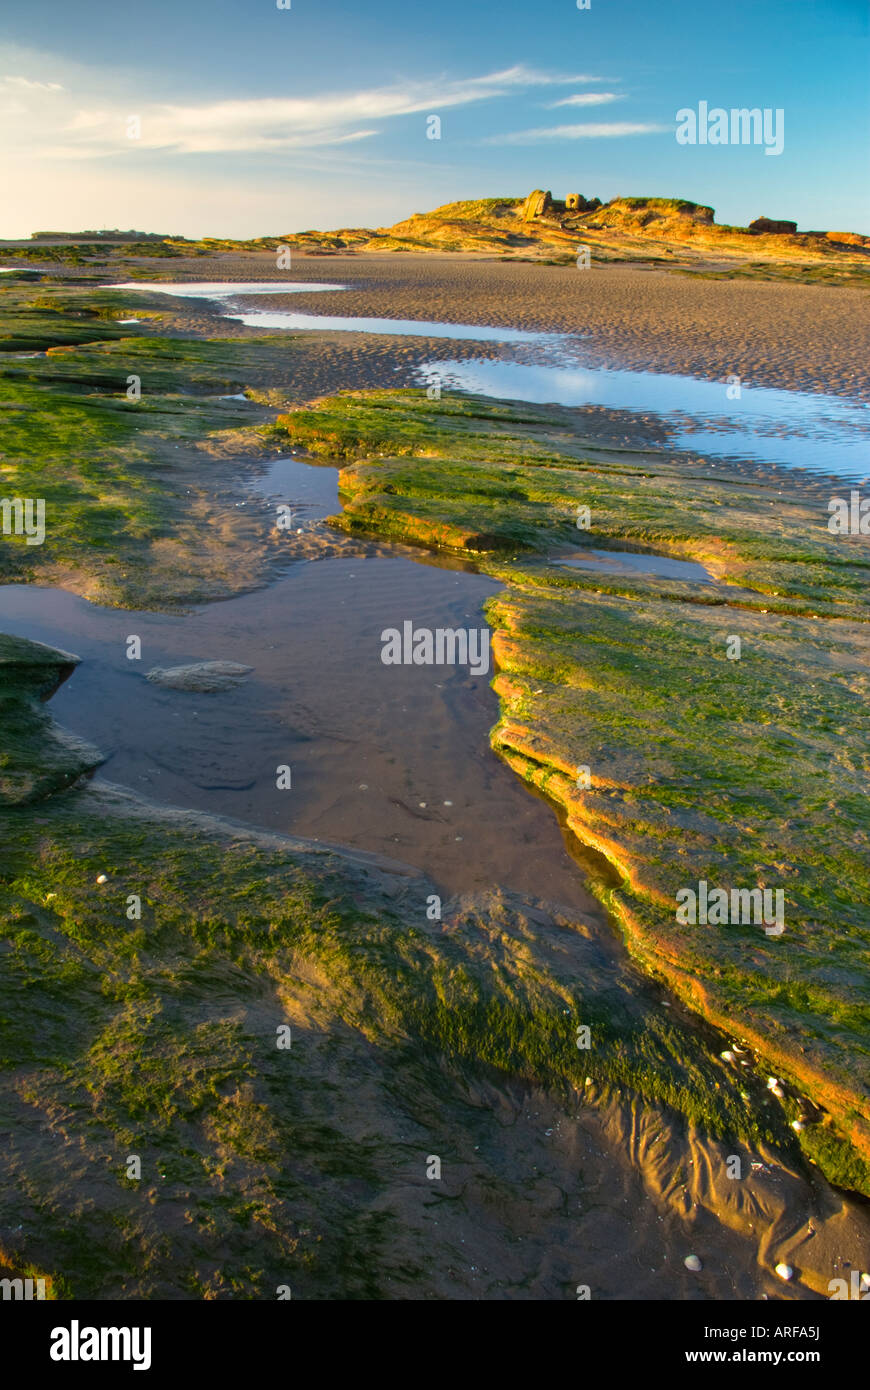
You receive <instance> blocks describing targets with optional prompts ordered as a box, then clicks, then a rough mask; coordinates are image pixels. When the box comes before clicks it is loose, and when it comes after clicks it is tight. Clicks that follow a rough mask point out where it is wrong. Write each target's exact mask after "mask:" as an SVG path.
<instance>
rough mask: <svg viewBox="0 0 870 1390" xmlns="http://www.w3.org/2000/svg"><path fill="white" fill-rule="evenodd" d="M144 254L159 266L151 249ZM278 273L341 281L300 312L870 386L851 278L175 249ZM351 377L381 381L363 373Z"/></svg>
mask: <svg viewBox="0 0 870 1390" xmlns="http://www.w3.org/2000/svg"><path fill="white" fill-rule="evenodd" d="M139 264H140V265H141V266H142V267H143V268H146V267H147V268H148V269H149V270H153V269H154V266H153V263H152V265H151V266H147V263H146V262H144V261H140V262H139ZM161 269H163V267H162V266H161ZM282 273H283V274H287V275H288V278H290V279H292V280H310V281H312V282H313V283H315V284H317V283H340V284H345V285H346V286H347V289H345V290H342V291H340V292H338V293H336V294H335V295H333V294H330V293H324V292H318V293H317V294H315V295H312V296H311V297H310V298H309V297H308V296H306V295H305V294H299V295H294V298H293V308H294V309H295V310H299V311H300V312H305V313H314V314H329V313H332V314H342V315H346V316H354V317H356V316H360V317H363V316H378V317H387V318H416V319H421V320H430V321H431V320H438V321H442V322H447V323H474V324H486V325H492V326H510V327H513V328H520V329H525V330H528V331H538V332H565V333H582V334H584V335H586V342H585V344H584V356H585V357H586V358H587V360H588V364H589V365H590V366H593V367H596V366H597V367H629V368H632V369H634V370H639V371H657V372H671V373H677V374H685V375H691V376H696V377H701V378H706V379H707V380H721V379H724V378H725V377H726V376H728V375H729V374H732V373H734V374H737V375H739V376H740V378H741V380H742V381H743V382H745V383H746V384H747V385H760V386H762V385H763V386H770V387H780V388H783V389H787V390H794V391H820V392H826V393H831V394H840V395H849V396H857V397H862V398H863V397H867V396H868V394H870V315H868V314H867V313H866V303H867V296H866V293H865V291H863V290H861V289H856V288H851V287H846V286H844V287H838V288H832V287H830V286H815V285H793V284H784V283H779V282H774V281H750V280H742V281H741V280H731V281H729V280H710V279H703V278H699V277H695V276H689V275H682V274H676V273H672V272H667V271H663V270H656V269H649V270H642V269H637V268H623V267H621V266H595V267H593V269H592V270H590V271H588V272H582V271H578V270H577V269H576V268H575V267H573V266H569V267H564V266H548V265H534V264H524V263H522V262H497V261H493V260H485V259H481V258H475V257H470V256H461V255H453V256H434V255H433V256H407V255H392V256H389V255H381V256H377V255H357V256H316V257H313V256H301V255H300V256H294V257H293V267H292V271H291V272H276V270H275V258H274V256H273V255H272V254H270V253H262V254H260V253H252V254H244V255H240V254H232V253H230V254H222V255H218V256H215V257H208V258H204V257H195V258H190V259H180V260H174V261H173V262H172V266H171V275H172V278H173V279H178V280H188V279H205V280H211V279H221V280H264V279H268V280H273V279H275V278H276V276H277V278H280V275H281V274H282ZM70 278H76V277H74V276H72V275H71V277H70ZM285 305H286V301H283V303H282V301H281V300H280V299H276V300H275V301H274V305H272V306H270V301H269V300H268V297H261V298H259V299H258V302H257V307H258V308H264V309H265V308H267V307H278V308H280V307H284V306H285ZM185 320H186V326H187V327H188V328H189V330H190V331H193V332H197V331H199V332H201V331H204V330H205V331H211V332H213V331H214V327H213V315H212V314H211V313H210V312H208V311H207V310H203V309H202V307H201V306H200V305H196V306H193V305H191V307H190V310H189V312H186V313H185V314H184V315H182V316H181V317H180V318H179V319H178V320H176V322H177V326H178V327H184V326H185ZM206 326H208V327H206ZM221 333H222V335H232V336H236V335H244V336H252V337H253V336H256V333H257V330H255V329H247V328H245V327H243V326H242V325H237V324H232V323H228V322H227V321H226V320H224V322H223V325H222V328H221ZM432 346H433V347H434V351H435V353H439V352H440V353H443V355H444V356H447V355H451V356H456V355H459V353H458V351H457V350H459V351H460V352H461V355H468V354H469V353H470V352H471V351H476V352H481V351H482V349H481V348H480V346H479V345H473V344H468V343H464V344H456V343H454V344H449V343H444V342H441V343H440V344H437V345H435V344H433V345H432ZM491 347H492V345H490V348H491ZM392 350H393V351H394V352H398V353H399V354H400V355H401V357H405V358H407V359H408V360H410V359H411V358H413V357H414V356H415V355H416V356H417V357H419V348H416V353H415V345H413V344H400V345H398V346H397V347H396V346H394V347H393V348H392ZM489 355H492V352H491V351H490V352H489ZM367 375H368V374H367V373H366V377H367ZM355 384H357V385H359V386H367V385H370V384H380V385H386V384H388V383H387V382H386V381H378V382H371V381H369V380H368V379H365V378H364V379H360V380H359V381H358V382H356V383H355ZM389 384H394V383H393V382H390V383H389ZM324 389H330V388H329V387H325V388H324Z"/></svg>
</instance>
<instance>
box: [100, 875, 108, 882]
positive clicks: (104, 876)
mask: <svg viewBox="0 0 870 1390" xmlns="http://www.w3.org/2000/svg"><path fill="white" fill-rule="evenodd" d="M108 882H109V876H108V874H100V876H99V878H98V879H97V883H108Z"/></svg>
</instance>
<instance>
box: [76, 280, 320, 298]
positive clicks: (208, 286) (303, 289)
mask: <svg viewBox="0 0 870 1390" xmlns="http://www.w3.org/2000/svg"><path fill="white" fill-rule="evenodd" d="M103 288H104V289H107V290H147V292H148V294H171V295H172V296H173V297H174V298H179V299H218V300H221V299H232V298H235V296H236V295H240V294H317V293H318V292H325V291H327V290H343V289H346V288H347V286H346V285H316V284H304V283H303V282H301V281H298V280H190V281H184V280H173V281H166V280H161V281H160V282H159V283H158V282H152V281H150V280H125V281H124V282H123V284H119V285H105V286H104V287H103Z"/></svg>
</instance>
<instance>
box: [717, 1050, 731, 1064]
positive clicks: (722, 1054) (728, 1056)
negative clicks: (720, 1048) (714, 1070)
mask: <svg viewBox="0 0 870 1390" xmlns="http://www.w3.org/2000/svg"><path fill="white" fill-rule="evenodd" d="M719 1056H720V1057H721V1058H722V1061H723V1062H733V1061H734V1053H733V1052H720V1053H719Z"/></svg>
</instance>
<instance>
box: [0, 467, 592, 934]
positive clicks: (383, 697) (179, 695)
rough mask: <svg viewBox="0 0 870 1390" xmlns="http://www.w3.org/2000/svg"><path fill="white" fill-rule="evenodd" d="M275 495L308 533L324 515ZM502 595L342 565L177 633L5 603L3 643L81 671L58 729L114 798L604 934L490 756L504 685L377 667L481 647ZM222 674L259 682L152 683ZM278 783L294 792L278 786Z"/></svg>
mask: <svg viewBox="0 0 870 1390" xmlns="http://www.w3.org/2000/svg"><path fill="white" fill-rule="evenodd" d="M299 466H300V467H304V465H299ZM309 471H311V472H321V471H326V472H329V473H333V475H334V470H332V469H329V470H315V469H311V470H309ZM333 488H334V476H333ZM281 491H282V492H283V494H284V495H285V496H287V497H288V500H291V501H292V505H293V506H294V508H296V507H298V508H299V510H300V512H303V513H304V511H305V508H306V506H307V508H308V512H307V514H308V516H309V517H310V516H311V515H312V514H313V513H314V512H317V511H322V510H323V509H324V507H325V506H327V505H328V504H326V503H325V501H324V500H323V498H318V497H316V496H314V495H311V496H309V497H308V498H307V499H306V498H303V497H300V496H298V495H297V494H295V493H293V492H289V494H288V490H287V489H281ZM315 491H316V489H315ZM331 509H332V510H334V509H335V508H334V504H332V508H331ZM498 587H499V586H498V585H497V584H496V583H495V582H494V581H493V580H490V579H488V578H485V577H483V576H480V575H476V574H471V573H466V572H463V571H454V570H447V569H443V568H438V567H435V566H431V565H423V564H418V563H416V562H415V561H411V560H407V559H404V558H395V559H362V558H359V557H355V558H353V559H329V560H319V561H316V562H302V563H299V564H296V565H293V566H291V567H290V570H289V572H288V573H287V574H286V575H285V577H284V578H282V579H280V580H278V581H277V582H276V583H274V584H272V585H271V586H270V587H269V588H268V589H264V590H258V591H256V592H254V593H250V594H244V595H242V596H241V597H238V598H233V599H229V600H226V601H224V602H220V603H212V604H209V605H208V606H207V607H203V608H199V609H196V610H195V611H193V612H192V613H190V614H188V615H185V616H177V615H166V614H161V613H145V612H130V611H119V610H117V609H109V608H101V607H99V606H97V605H95V604H91V603H88V602H87V601H86V600H84V599H81V598H78V597H76V596H75V595H72V594H69V593H66V592H65V591H63V590H61V589H45V588H37V587H36V586H30V585H4V586H2V587H0V630H2V631H4V632H11V633H15V634H18V635H21V636H25V637H30V638H32V639H34V640H36V641H39V642H45V643H47V644H49V645H51V646H58V647H61V648H64V649H65V650H67V651H72V652H74V653H75V654H76V655H78V656H80V657H82V659H83V660H82V664H81V666H79V667H78V668H77V670H76V671H75V673H74V674H73V675H72V676H71V678H70V679H69V680H68V681H67V682H66V683H65V684H64V685H63V686H61V688H60V690H59V691H58V692H57V694H56V695H55V696H54V698H53V700H52V713H53V714H54V717H55V718H56V719H57V720H58V722H59V723H61V724H62V725H64V726H65V727H67V728H69V729H72V730H74V731H75V732H76V733H78V734H80V735H82V736H83V737H85V738H87V739H89V740H90V741H91V742H93V743H95V744H96V745H97V747H98V748H100V749H101V751H102V752H103V753H104V754H105V755H106V758H107V761H106V764H105V767H104V769H103V775H104V776H105V777H106V778H108V779H109V780H110V781H112V782H117V783H120V784H121V785H123V786H127V787H130V788H131V789H132V790H134V791H138V792H140V793H142V794H143V795H145V796H147V797H149V798H152V799H154V800H156V801H160V802H163V803H165V804H169V805H175V806H182V807H187V808H192V809H196V810H202V811H208V812H211V813H213V814H217V815H226V816H231V817H233V818H235V819H238V820H243V821H246V822H248V823H250V824H252V825H258V826H262V827H264V828H266V829H268V830H271V831H275V832H279V833H282V834H292V835H300V836H304V837H306V838H312V839H320V840H324V841H329V842H333V843H340V844H344V845H350V846H352V847H355V848H357V849H363V850H367V851H370V852H373V853H377V854H382V855H386V856H388V857H390V858H393V859H400V860H403V861H404V862H406V863H410V864H414V865H416V866H417V867H418V868H421V869H423V870H424V871H425V872H426V873H427V874H428V875H429V876H430V877H431V878H432V879H433V880H434V881H435V883H436V886H437V887H438V888H439V890H443V891H445V892H447V893H452V892H460V891H471V890H489V889H497V888H499V887H505V888H509V889H514V890H516V891H518V892H521V893H526V894H528V895H530V896H533V897H539V898H544V899H547V900H549V901H551V902H554V903H557V904H561V905H563V906H565V907H567V908H569V909H570V908H572V907H574V908H577V909H578V910H580V911H583V912H589V913H592V914H593V915H595V916H596V917H598V918H599V919H600V920H601V921H602V922H603V920H604V919H603V915H602V914H601V911H600V909H599V908H598V907H597V905H596V904H595V903H594V901H593V899H592V898H591V896H590V895H589V894H588V893H587V892H586V890H585V888H584V887H583V879H582V876H581V874H580V873H579V872H578V868H577V865H576V863H575V861H574V860H573V859H572V858H571V857H570V855H569V854H568V852H567V851H566V849H565V847H564V844H563V842H562V838H561V835H560V832H559V829H558V825H557V822H556V819H555V817H554V815H553V812H552V810H551V809H550V808H549V807H548V806H547V805H545V803H543V802H542V801H540V800H538V799H536V798H534V797H531V796H529V794H528V792H527V791H526V790H525V788H524V787H523V785H522V784H521V783H520V782H519V781H518V779H517V778H516V777H515V776H514V774H513V773H512V772H511V771H510V770H509V769H508V768H507V766H506V765H505V764H504V763H502V762H501V761H500V760H499V759H498V758H497V757H496V756H495V754H494V753H493V752H492V751H491V750H490V748H489V743H488V735H489V730H490V728H491V726H492V725H493V724H494V723H495V721H496V718H497V717H498V706H497V700H496V696H495V694H494V693H493V691H492V690H491V689H490V687H489V680H490V675H491V672H490V673H489V674H482V675H479V676H475V675H472V674H470V671H469V668H468V667H467V666H466V667H460V666H440V667H439V666H386V665H384V664H383V662H382V661H381V651H382V641H381V633H382V631H383V630H385V629H386V628H388V627H397V628H399V629H401V627H402V624H403V622H404V621H405V620H411V621H412V622H413V623H414V624H415V626H420V627H428V628H431V629H433V630H434V629H436V628H438V627H449V628H481V627H485V626H486V624H485V622H484V620H483V618H482V614H481V605H482V603H483V601H484V600H485V599H486V598H487V597H488V596H489V595H490V594H493V593H495V592H496V591H497V589H498ZM131 634H136V635H138V636H139V637H140V638H141V639H142V651H143V655H142V660H141V662H140V661H135V662H134V661H129V660H128V659H127V657H126V639H127V637H128V636H129V635H131ZM214 660H226V661H234V662H239V663H242V664H243V665H247V666H252V667H253V668H254V670H253V672H252V674H251V675H250V676H249V677H247V678H246V679H245V680H243V681H242V683H241V684H240V685H239V686H237V687H236V688H235V689H232V690H228V691H224V692H220V693H216V694H194V693H190V692H188V691H182V690H172V689H166V688H163V687H161V686H157V685H153V684H151V683H150V682H149V681H148V680H146V678H145V676H146V672H148V671H150V670H151V669H152V668H153V667H158V666H159V667H167V666H170V667H171V666H179V665H186V664H188V663H190V662H195V661H214ZM282 764H283V765H288V766H289V767H290V768H291V771H292V787H291V788H290V789H289V790H278V788H277V786H276V770H277V768H278V767H279V765H282Z"/></svg>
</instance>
